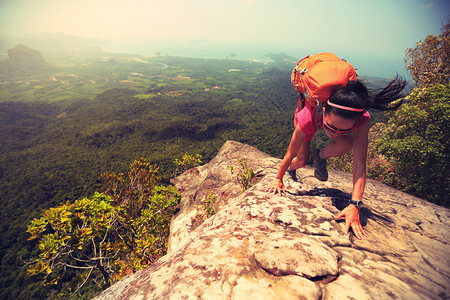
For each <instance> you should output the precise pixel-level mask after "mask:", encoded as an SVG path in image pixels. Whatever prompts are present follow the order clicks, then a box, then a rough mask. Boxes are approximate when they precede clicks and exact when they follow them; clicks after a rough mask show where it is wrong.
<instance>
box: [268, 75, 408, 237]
mask: <svg viewBox="0 0 450 300" xmlns="http://www.w3.org/2000/svg"><path fill="white" fill-rule="evenodd" d="M405 86H406V82H405V81H404V80H401V79H399V78H398V77H397V78H395V79H394V80H392V81H391V82H390V83H389V84H388V85H387V86H386V87H385V88H384V89H383V90H381V92H379V93H378V94H376V95H371V94H370V93H369V92H368V90H367V88H366V86H365V85H364V84H363V83H362V82H361V81H359V80H356V81H349V82H348V84H347V86H346V87H342V88H338V89H336V90H335V91H333V92H332V93H331V95H330V98H329V100H328V102H326V104H325V105H324V107H323V112H320V111H319V113H318V116H317V117H318V119H319V122H318V124H319V125H318V126H317V125H316V124H317V122H316V123H315V122H314V121H313V120H314V119H316V118H314V116H312V114H313V113H314V111H315V110H314V109H313V108H311V106H310V104H309V103H308V102H306V103H305V106H304V107H303V109H301V110H299V109H297V111H296V114H295V120H294V123H295V131H294V133H293V135H292V138H291V142H290V144H289V148H288V150H287V152H286V155H285V156H284V158H283V161H282V162H281V165H280V168H279V170H278V173H277V176H276V178H275V179H274V180H273V182H272V183H271V185H270V186H269V188H268V189H267V191H268V192H274V193H275V194H277V193H278V194H280V195H281V194H282V193H285V192H286V190H285V187H284V184H283V175H284V174H285V172H286V171H289V174H290V175H291V176H292V178H293V179H294V180H296V175H295V170H296V169H298V168H301V167H303V166H305V165H306V164H307V162H308V158H309V148H310V143H311V139H312V137H313V136H314V134H315V133H316V132H317V129H318V128H317V127H319V128H322V129H324V130H325V133H326V134H327V136H329V137H330V138H332V139H333V141H332V142H331V143H330V144H328V145H327V146H326V147H325V148H324V149H323V150H322V151H320V152H318V153H315V154H314V155H313V161H314V165H315V168H316V170H315V172H314V175H315V176H316V177H317V178H318V179H319V180H322V181H325V180H327V179H328V173H327V170H326V159H327V158H329V157H337V156H341V155H344V154H345V153H347V152H349V151H350V150H351V149H353V193H352V198H351V199H352V200H351V201H349V205H348V206H347V207H346V208H345V209H343V210H342V211H341V213H339V214H338V215H337V216H335V219H340V218H342V217H345V224H346V226H345V234H348V231H349V228H350V226H351V227H352V229H353V232H354V234H355V236H356V237H357V238H358V239H364V238H365V237H366V236H367V235H366V233H365V232H364V230H363V228H362V226H361V223H360V221H359V208H360V206H362V201H361V200H362V198H363V193H364V188H365V185H366V157H367V146H368V135H369V129H370V114H369V112H368V111H367V110H368V109H370V108H372V109H377V110H391V109H396V108H398V107H399V106H400V105H401V101H400V103H398V104H397V105H395V106H392V107H388V106H389V104H390V103H391V102H392V101H395V100H398V99H400V98H403V97H404V96H403V94H402V90H403V88H404V87H405ZM321 115H322V116H323V117H322V118H320V117H321ZM358 201H359V202H358Z"/></svg>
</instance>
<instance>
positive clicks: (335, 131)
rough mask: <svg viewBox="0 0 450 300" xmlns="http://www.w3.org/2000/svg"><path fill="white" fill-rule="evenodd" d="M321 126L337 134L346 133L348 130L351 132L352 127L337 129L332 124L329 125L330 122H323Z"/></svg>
mask: <svg viewBox="0 0 450 300" xmlns="http://www.w3.org/2000/svg"><path fill="white" fill-rule="evenodd" d="M323 128H324V129H325V130H326V131H329V132H331V133H336V134H339V135H347V134H349V133H350V132H352V131H353V129H354V127H352V128H350V129H338V128H336V127H334V126H333V125H330V124H327V123H323Z"/></svg>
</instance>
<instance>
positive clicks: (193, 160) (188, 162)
mask: <svg viewBox="0 0 450 300" xmlns="http://www.w3.org/2000/svg"><path fill="white" fill-rule="evenodd" d="M173 162H174V163H175V165H176V169H175V172H174V175H175V176H176V175H179V174H181V173H184V172H186V171H187V170H189V169H191V168H194V167H197V166H200V165H201V164H202V156H201V155H200V154H195V155H189V154H187V153H186V154H184V155H183V158H182V159H181V160H180V159H178V158H177V159H175V160H174V161H173Z"/></svg>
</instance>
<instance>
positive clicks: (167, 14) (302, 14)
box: [0, 0, 450, 75]
mask: <svg viewBox="0 0 450 300" xmlns="http://www.w3.org/2000/svg"><path fill="white" fill-rule="evenodd" d="M449 13H450V1H446V0H442V1H429V0H396V1H394V0H377V1H367V0H346V1H333V0H318V1H312V0H309V1H303V0H280V1H273V0H190V1H187V0H170V1H164V0H150V1H149V0H77V1H67V0H39V1H38V0H3V1H1V2H0V35H3V36H5V35H12V36H21V35H28V34H39V33H63V34H67V35H75V36H80V37H86V38H101V39H105V40H109V41H111V44H110V47H111V49H113V50H118V51H134V52H137V51H139V52H141V53H139V54H151V53H142V52H151V51H166V52H168V54H176V55H182V54H183V53H182V52H183V50H186V51H185V52H186V54H189V53H188V51H187V50H188V48H189V47H191V48H192V49H191V50H190V54H191V55H194V54H192V53H195V52H196V51H197V52H201V51H203V52H205V53H206V52H207V51H205V50H204V49H216V50H222V51H223V53H231V52H236V51H237V50H236V49H244V48H246V49H248V50H247V51H248V52H250V53H252V52H253V53H255V56H256V55H257V53H256V52H258V51H260V53H267V52H269V51H272V52H285V53H287V54H289V55H291V56H294V57H299V58H301V57H303V56H305V55H307V54H310V53H315V52H322V51H332V52H335V53H336V54H338V55H340V56H343V57H349V58H350V59H351V60H352V61H353V62H354V61H356V62H358V63H359V66H360V69H361V66H362V67H363V69H364V70H365V71H366V72H365V73H370V72H372V74H373V75H387V74H392V73H395V72H399V73H404V65H403V58H404V55H405V50H406V49H407V48H409V47H413V46H414V45H415V43H416V42H418V41H419V40H422V39H424V38H425V37H426V36H427V35H429V34H439V33H440V29H441V27H442V23H443V22H445V21H446V18H447V16H448V14H449ZM150 44H151V45H152V47H147V46H145V47H144V46H143V45H150ZM138 45H141V46H140V49H139V50H138V49H137V48H138ZM146 47H147V48H146ZM239 47H240V48H239ZM158 49H160V50H158ZM211 51H212V50H211ZM242 51H243V50H242ZM171 52H172V53H171ZM238 54H239V53H238ZM220 55H224V54H220ZM197 56H202V55H197ZM216 56H217V55H216ZM369 70H372V71H369ZM375 73H376V74H375ZM382 73H383V74H382Z"/></svg>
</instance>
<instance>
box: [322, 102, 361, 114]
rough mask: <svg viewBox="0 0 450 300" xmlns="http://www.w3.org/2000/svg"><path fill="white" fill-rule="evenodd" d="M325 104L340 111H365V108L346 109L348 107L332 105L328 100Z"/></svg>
mask: <svg viewBox="0 0 450 300" xmlns="http://www.w3.org/2000/svg"><path fill="white" fill-rule="evenodd" d="M327 103H328V105H331V106H334V107H336V108H340V109H343V110H349V111H357V112H363V111H365V110H366V109H365V108H353V107H348V106H342V105H338V104H334V103H332V102H330V100H328V102H327Z"/></svg>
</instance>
